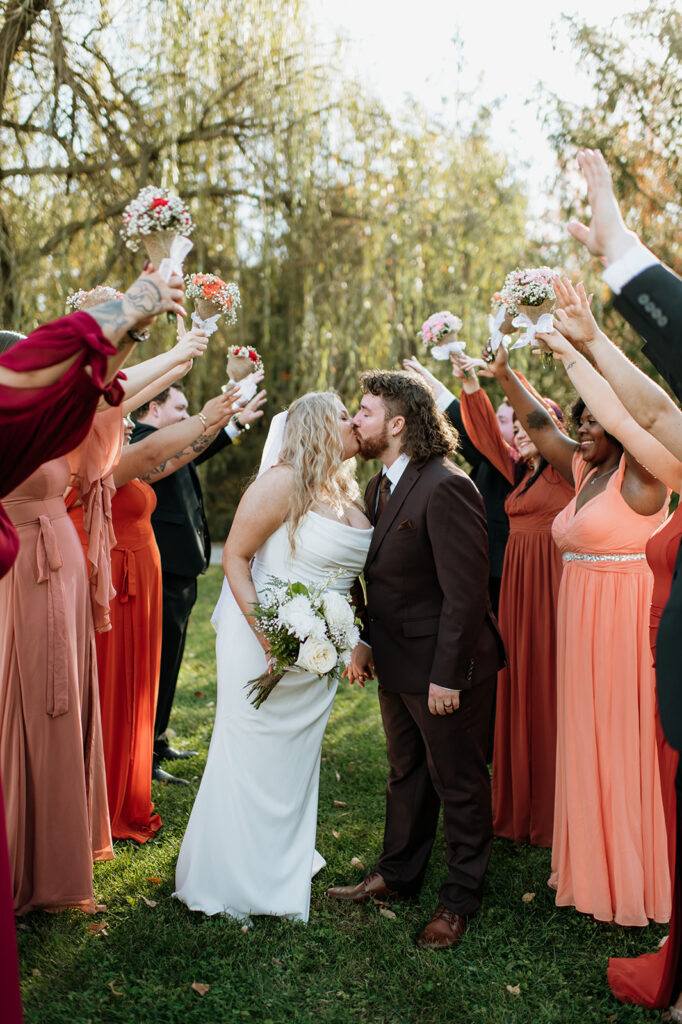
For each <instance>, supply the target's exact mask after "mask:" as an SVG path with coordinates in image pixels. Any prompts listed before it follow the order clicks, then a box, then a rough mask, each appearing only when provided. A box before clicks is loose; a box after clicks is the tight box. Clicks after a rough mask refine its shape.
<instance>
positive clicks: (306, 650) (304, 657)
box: [296, 636, 339, 676]
mask: <svg viewBox="0 0 682 1024" xmlns="http://www.w3.org/2000/svg"><path fill="white" fill-rule="evenodd" d="M338 660H339V658H338V655H337V653H336V649H335V647H334V644H332V643H330V641H329V640H322V639H319V638H318V637H315V636H311V637H309V638H308V639H307V640H306V642H305V643H303V644H301V647H300V650H299V652H298V660H297V661H296V664H297V665H298V666H299V667H300V668H304V669H307V671H308V672H317V673H318V675H321V676H323V675H326V673H327V672H331V670H332V669H333V668H335V666H336V664H337V662H338Z"/></svg>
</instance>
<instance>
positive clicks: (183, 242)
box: [158, 235, 194, 281]
mask: <svg viewBox="0 0 682 1024" xmlns="http://www.w3.org/2000/svg"><path fill="white" fill-rule="evenodd" d="M193 246H194V243H193V242H192V241H191V240H190V239H189V238H187V237H186V236H185V235H176V236H175V238H174V239H173V242H172V245H171V249H170V255H169V256H166V257H165V258H164V259H162V260H161V265H160V267H159V268H158V270H159V274H160V275H161V277H162V278H163V279H164V281H168V280H170V276H171V274H173V273H176V274H179V275H180V277H182V264H183V261H184V259H185V256H187V253H188V252H189V251H190V250H191V249H192V248H193Z"/></svg>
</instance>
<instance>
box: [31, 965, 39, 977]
mask: <svg viewBox="0 0 682 1024" xmlns="http://www.w3.org/2000/svg"><path fill="white" fill-rule="evenodd" d="M31 974H33V975H34V976H35V977H36V978H37V977H38V975H39V974H40V971H39V970H38V968H37V967H34V968H33V970H32V971H31Z"/></svg>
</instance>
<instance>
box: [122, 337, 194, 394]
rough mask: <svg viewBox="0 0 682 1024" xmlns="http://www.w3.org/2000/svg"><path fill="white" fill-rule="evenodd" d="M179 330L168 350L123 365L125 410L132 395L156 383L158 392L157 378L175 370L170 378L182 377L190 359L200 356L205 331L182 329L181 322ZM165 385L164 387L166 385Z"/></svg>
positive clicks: (159, 389)
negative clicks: (171, 346) (137, 361)
mask: <svg viewBox="0 0 682 1024" xmlns="http://www.w3.org/2000/svg"><path fill="white" fill-rule="evenodd" d="M180 323H182V321H180ZM181 331H182V333H180V332H179V333H178V341H177V344H176V345H174V346H173V348H171V349H169V350H168V352H162V353H161V355H158V356H152V358H151V359H145V360H144V362H142V363H136V364H135V366H128V367H126V377H127V380H126V381H124V382H123V390H124V392H125V399H124V403H125V404H124V411H125V412H126V413H127V412H128V411H129V410H128V409H127V408H125V406H127V405H128V403H129V402H130V401H131V400H133V399H135V398H136V397H137V396H138V395H139V393H140V392H141V391H143V390H146V389H147V388H149V387H157V390H156V391H155V392H154V394H157V395H158V394H159V392H160V391H163V387H158V381H159V378H163V379H165V378H166V377H167V376H169V375H170V374H175V376H174V378H173V381H176V380H179V379H180V377H184V375H185V373H187V371H188V370H189V369H191V366H192V360H193V359H197V358H199V357H200V356H203V354H204V352H205V351H206V347H207V345H208V338H207V337H206V333H205V332H204V331H198V330H193V331H185V329H184V326H183V327H182V328H181ZM164 386H166V387H167V386H168V385H164ZM152 397H154V396H153V395H152ZM142 404H144V403H143V402H140V403H139V405H142ZM135 408H137V405H134V406H132V409H135Z"/></svg>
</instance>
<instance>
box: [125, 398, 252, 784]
mask: <svg viewBox="0 0 682 1024" xmlns="http://www.w3.org/2000/svg"><path fill="white" fill-rule="evenodd" d="M264 401H265V392H264V391H261V392H259V394H257V395H256V397H255V398H254V399H252V401H251V402H249V404H248V405H246V406H245V407H244V409H242V410H241V412H239V413H236V414H235V415H234V416H233V417H232V419H231V420H230V422H229V424H228V425H227V427H226V428H225V429H224V430H221V431H220V432H219V433H218V434H217V435H216V436H214V437H213V438H211V437H207V438H204V439H203V440H202V439H201V438H200V439H199V440H198V441H195V442H194V445H195V446H196V452H197V455H196V458H195V459H194V460H193V461H192V462H188V463H187V464H186V465H185V466H182V467H181V468H180V469H178V470H176V472H175V473H172V474H170V475H169V476H167V477H165V478H164V479H163V480H159V481H158V483H154V482H153V481H152V482H151V484H152V487H153V488H154V491H155V492H156V508H155V509H154V512H153V513H152V526H153V527H154V535H155V537H156V543H157V544H158V546H159V552H160V554H161V570H162V575H163V626H162V641H161V669H160V674H159V697H158V703H157V706H156V720H155V722H154V764H153V768H152V778H154V779H156V780H157V781H158V782H177V783H181V784H186V780H185V779H180V778H178V777H177V776H175V775H171V774H170V772H167V771H165V770H164V769H163V768H162V767H161V761H163V760H165V759H172V760H177V759H181V758H187V757H194V756H195V753H196V752H195V751H193V750H182V751H181V750H175V749H174V748H173V747H172V746H171V745H170V743H169V742H168V737H167V735H166V730H167V728H168V721H169V718H170V713H171V707H172V706H173V698H174V696H175V687H176V685H177V681H178V674H179V672H180V665H181V663H182V655H183V652H184V649H185V638H186V635H187V625H188V623H189V617H190V613H191V611H192V608H193V607H194V603H195V601H196V598H197V577H198V576H199V575H200V574H201V573H204V572H206V569H207V567H208V564H209V561H210V557H211V539H210V536H209V532H208V523H207V522H206V514H205V512H204V501H203V495H202V493H201V484H200V483H199V474H198V473H197V469H196V467H197V466H198V465H199V464H200V463H202V462H205V461H206V460H207V459H210V458H212V457H213V456H214V455H216V454H217V453H218V452H220V451H222V450H223V448H225V447H227V445H229V444H231V443H232V442H233V441H234V440H235V439H236V438H238V437H239V436H240V434H241V433H242V432H243V431H245V430H248V429H249V427H250V426H251V424H252V423H253V422H254V420H256V419H257V418H258V417H259V416H262V415H263V413H262V410H261V409H260V407H261V406H262V405H263V402H264ZM188 416H189V413H188V411H187V398H186V396H185V394H184V391H183V389H182V385H181V384H179V383H178V384H174V385H173V386H172V387H170V388H166V390H165V391H162V392H161V394H159V395H157V396H156V398H154V399H152V401H151V402H148V403H147V404H146V405H143V406H141V407H140V409H139V410H138V411H137V414H136V426H135V430H134V431H133V436H132V441H133V442H135V441H139V440H141V439H142V438H143V437H147V436H148V435H149V434H151V433H152V432H153V431H154V430H157V429H159V428H161V427H167V426H170V425H171V424H172V423H178V422H179V421H180V420H183V419H187V418H188Z"/></svg>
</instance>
